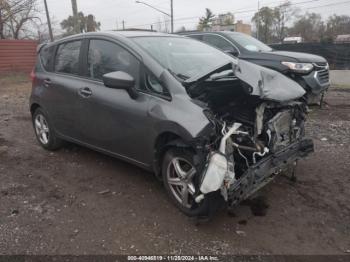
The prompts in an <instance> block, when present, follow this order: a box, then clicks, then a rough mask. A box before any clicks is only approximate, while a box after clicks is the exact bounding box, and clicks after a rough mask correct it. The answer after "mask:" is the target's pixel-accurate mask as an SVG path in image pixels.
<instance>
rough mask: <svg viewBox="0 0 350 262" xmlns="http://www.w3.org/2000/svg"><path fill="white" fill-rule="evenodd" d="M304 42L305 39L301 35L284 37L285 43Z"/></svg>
mask: <svg viewBox="0 0 350 262" xmlns="http://www.w3.org/2000/svg"><path fill="white" fill-rule="evenodd" d="M303 42H304V39H303V38H302V37H301V36H291V37H285V38H284V39H283V44H299V43H303Z"/></svg>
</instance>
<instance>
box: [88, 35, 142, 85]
mask: <svg viewBox="0 0 350 262" xmlns="http://www.w3.org/2000/svg"><path fill="white" fill-rule="evenodd" d="M139 69H140V63H139V61H138V60H137V59H136V58H135V57H134V56H133V55H132V54H131V53H129V52H128V51H127V50H125V49H124V48H122V47H121V46H119V45H117V44H115V43H112V42H109V41H105V40H90V44H89V53H88V75H89V77H90V78H92V79H95V80H102V76H103V75H104V74H107V73H110V72H115V71H123V72H126V73H128V74H130V75H131V76H132V77H134V79H135V81H136V82H137V81H138V78H139Z"/></svg>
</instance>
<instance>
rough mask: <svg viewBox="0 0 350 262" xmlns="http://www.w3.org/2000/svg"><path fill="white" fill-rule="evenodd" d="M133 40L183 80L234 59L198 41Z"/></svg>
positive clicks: (140, 38)
mask: <svg viewBox="0 0 350 262" xmlns="http://www.w3.org/2000/svg"><path fill="white" fill-rule="evenodd" d="M133 40H134V41H135V42H136V43H137V44H138V45H139V46H140V47H141V48H142V49H144V50H145V51H146V52H147V53H148V54H149V55H151V56H152V57H153V58H154V59H155V60H157V61H158V62H159V63H160V64H161V65H162V66H163V67H164V68H166V69H168V70H169V71H170V72H171V73H173V74H174V75H176V76H177V77H178V78H180V79H181V80H186V79H189V78H192V77H195V76H197V75H203V74H206V73H208V72H210V71H212V70H213V69H215V68H217V67H219V66H222V64H224V63H229V62H230V61H232V58H231V57H230V56H228V55H226V54H225V53H223V52H221V51H219V50H218V49H216V48H213V47H211V46H209V45H206V44H203V43H201V42H199V41H197V40H193V39H190V38H182V37H171V36H169V37H167V36H161V37H153V36H150V37H135V38H133Z"/></svg>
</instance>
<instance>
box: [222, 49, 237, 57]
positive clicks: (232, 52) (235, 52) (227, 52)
mask: <svg viewBox="0 0 350 262" xmlns="http://www.w3.org/2000/svg"><path fill="white" fill-rule="evenodd" d="M224 52H225V53H226V54H228V55H232V56H234V57H238V56H239V53H238V51H237V50H224Z"/></svg>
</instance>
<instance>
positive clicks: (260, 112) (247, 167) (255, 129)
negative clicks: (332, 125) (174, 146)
mask: <svg viewBox="0 0 350 262" xmlns="http://www.w3.org/2000/svg"><path fill="white" fill-rule="evenodd" d="M188 83H190V81H188ZM281 85H282V86H281ZM285 89H287V91H286V90H285ZM187 90H188V92H189V94H190V96H191V97H192V98H193V99H195V100H197V101H200V102H201V103H204V104H205V106H206V109H205V114H206V116H207V117H208V119H209V120H210V122H211V125H212V128H213V129H214V130H215V131H214V132H213V134H212V135H211V137H210V138H207V141H208V143H207V144H206V146H205V147H202V151H204V152H201V154H203V155H205V156H206V157H205V158H204V159H203V160H202V163H200V164H201V165H202V166H203V168H201V170H202V172H200V174H199V175H200V179H199V180H200V183H199V185H198V189H199V190H198V191H197V193H196V196H195V201H196V203H198V204H200V203H201V202H202V201H203V200H204V199H205V198H206V196H207V195H208V194H210V193H212V192H220V193H221V195H222V197H223V199H225V200H226V201H227V202H228V204H229V205H230V206H234V205H237V204H238V203H239V202H241V201H243V200H245V199H247V198H249V197H250V196H251V195H252V194H253V193H255V192H256V191H257V190H259V189H260V188H262V187H263V186H264V185H266V184H267V183H269V182H270V181H271V180H272V179H273V178H274V177H275V176H276V175H277V174H279V173H281V172H282V171H284V170H286V169H287V168H288V167H290V166H292V165H294V164H295V163H296V162H297V161H298V160H299V159H301V158H304V157H306V156H307V155H309V154H310V153H311V152H313V150H314V147H313V142H312V140H311V139H307V138H305V132H304V124H305V120H306V114H307V106H306V105H305V104H304V103H303V102H301V101H298V99H299V98H300V97H302V96H303V95H304V90H303V89H302V88H301V87H300V86H298V85H297V84H296V83H295V82H294V81H292V80H289V79H287V78H286V77H284V76H283V75H281V74H279V73H276V72H274V71H271V70H268V69H267V70H265V69H261V67H258V66H256V65H251V64H247V62H244V64H238V65H234V66H233V70H232V69H231V70H230V69H229V68H228V67H227V66H226V67H221V71H220V70H216V71H215V72H214V73H212V74H208V75H206V76H205V77H202V78H201V79H197V81H196V82H191V84H188V85H187Z"/></svg>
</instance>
